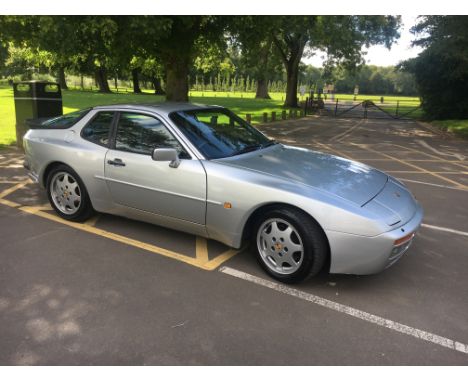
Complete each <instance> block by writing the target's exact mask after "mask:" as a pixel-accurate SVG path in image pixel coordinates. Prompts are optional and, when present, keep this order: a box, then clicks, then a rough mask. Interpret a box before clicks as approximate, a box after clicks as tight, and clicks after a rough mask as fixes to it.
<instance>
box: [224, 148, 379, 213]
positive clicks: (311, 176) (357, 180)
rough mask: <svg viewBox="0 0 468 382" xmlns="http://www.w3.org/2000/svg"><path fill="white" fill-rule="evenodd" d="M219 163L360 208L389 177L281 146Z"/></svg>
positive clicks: (334, 158)
mask: <svg viewBox="0 0 468 382" xmlns="http://www.w3.org/2000/svg"><path fill="white" fill-rule="evenodd" d="M216 161H217V162H218V163H223V164H227V165H231V166H236V167H241V168H245V169H249V170H253V171H259V172H262V173H264V174H269V175H271V176H274V177H281V178H283V179H286V180H290V181H294V182H298V183H301V184H305V185H307V186H310V187H314V188H317V189H319V190H321V191H324V192H327V193H331V194H334V195H336V196H338V197H340V198H343V199H346V200H348V201H351V202H353V203H356V204H358V205H360V206H362V205H364V204H365V203H366V202H368V201H369V200H370V199H372V198H373V197H374V196H375V195H377V194H378V193H379V192H380V191H381V190H382V189H383V188H384V186H385V184H386V182H387V180H388V177H387V175H385V174H384V173H382V172H381V171H378V170H376V169H373V168H372V167H369V166H366V165H365V164H362V163H359V162H354V161H351V160H348V159H345V158H340V157H337V156H334V155H330V154H325V153H321V152H317V151H311V150H307V149H302V148H298V147H292V146H285V145H282V144H278V145H274V146H271V147H269V148H266V149H263V150H258V151H254V152H251V153H247V154H242V155H236V156H233V157H228V158H223V159H217V160H216Z"/></svg>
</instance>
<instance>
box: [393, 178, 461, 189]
mask: <svg viewBox="0 0 468 382" xmlns="http://www.w3.org/2000/svg"><path fill="white" fill-rule="evenodd" d="M398 179H399V180H401V181H403V182H410V183H418V184H425V185H427V186H433V187H440V188H449V189H451V190H458V191H468V190H467V189H464V188H458V187H452V186H444V185H443V184H436V183H428V182H421V181H420V180H413V179H403V178H398Z"/></svg>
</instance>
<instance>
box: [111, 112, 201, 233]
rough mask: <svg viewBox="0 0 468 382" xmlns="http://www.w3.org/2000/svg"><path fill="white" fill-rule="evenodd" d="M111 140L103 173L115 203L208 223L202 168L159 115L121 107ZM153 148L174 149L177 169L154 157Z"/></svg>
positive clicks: (199, 222)
mask: <svg viewBox="0 0 468 382" xmlns="http://www.w3.org/2000/svg"><path fill="white" fill-rule="evenodd" d="M115 129H116V131H115V137H114V139H113V141H114V142H113V145H112V147H111V149H110V150H109V151H108V152H107V154H106V160H105V165H104V166H105V176H106V182H107V184H108V187H109V190H110V193H111V195H112V198H113V201H114V202H115V203H117V204H120V205H123V206H126V207H131V208H135V209H138V210H143V211H147V212H151V213H154V214H158V215H161V216H169V217H172V218H177V219H182V220H185V221H189V222H193V223H198V224H205V212H206V174H205V170H204V167H203V166H202V164H201V163H200V161H199V160H198V159H196V158H191V156H190V155H189V153H188V152H187V151H186V150H185V149H184V148H183V146H182V145H181V144H180V143H179V142H178V140H177V139H176V138H175V137H174V135H173V134H172V133H171V132H170V130H169V129H168V128H167V127H166V126H165V125H164V124H163V123H162V122H161V120H159V119H158V118H156V117H155V116H152V115H149V114H144V113H139V112H120V113H119V116H118V122H117V124H116V127H115ZM155 148H175V149H176V150H177V152H178V154H179V157H180V159H181V163H180V165H179V166H178V167H177V168H173V167H170V166H169V162H156V161H154V160H153V159H152V156H151V154H152V152H153V149H155Z"/></svg>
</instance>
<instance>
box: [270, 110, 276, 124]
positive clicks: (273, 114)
mask: <svg viewBox="0 0 468 382" xmlns="http://www.w3.org/2000/svg"><path fill="white" fill-rule="evenodd" d="M275 121H276V111H272V112H271V122H275Z"/></svg>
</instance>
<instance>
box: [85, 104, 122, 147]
mask: <svg viewBox="0 0 468 382" xmlns="http://www.w3.org/2000/svg"><path fill="white" fill-rule="evenodd" d="M113 119H114V112H113V111H101V112H99V113H97V114H96V115H95V116H94V118H93V119H92V120H91V121H90V122H88V124H87V125H86V126H85V127H83V130H81V136H82V137H83V138H84V139H86V140H87V141H90V142H93V143H96V144H98V145H100V146H105V147H107V146H108V145H109V136H110V129H111V124H112V120H113Z"/></svg>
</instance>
